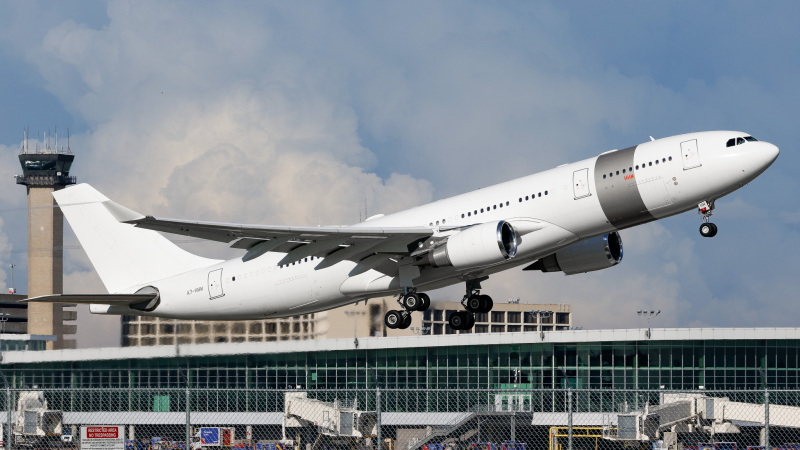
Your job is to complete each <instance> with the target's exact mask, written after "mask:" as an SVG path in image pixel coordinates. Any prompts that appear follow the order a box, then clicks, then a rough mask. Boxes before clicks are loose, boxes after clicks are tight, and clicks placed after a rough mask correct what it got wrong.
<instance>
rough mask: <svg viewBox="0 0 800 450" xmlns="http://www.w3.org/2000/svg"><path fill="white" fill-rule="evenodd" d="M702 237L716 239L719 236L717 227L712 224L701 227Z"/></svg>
mask: <svg viewBox="0 0 800 450" xmlns="http://www.w3.org/2000/svg"><path fill="white" fill-rule="evenodd" d="M700 235H701V236H703V237H714V236H716V235H717V226H716V225H714V224H713V223H711V222H708V223H704V224H702V225H700Z"/></svg>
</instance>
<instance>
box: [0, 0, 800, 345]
mask: <svg viewBox="0 0 800 450" xmlns="http://www.w3.org/2000/svg"><path fill="white" fill-rule="evenodd" d="M0 12H1V13H0V83H2V89H0V155H2V157H3V158H4V160H5V161H6V164H4V165H3V167H2V168H0V172H1V173H0V179H1V180H6V181H5V183H6V187H5V188H2V189H0V220H1V221H2V222H1V223H0V262H2V266H0V285H4V284H5V285H7V284H8V283H9V282H10V281H9V278H10V274H9V273H8V272H9V271H8V269H7V268H8V265H9V264H10V263H11V262H13V263H15V264H17V265H18V267H17V270H16V271H15V278H16V279H17V280H25V279H26V278H27V272H26V259H27V252H26V248H27V238H26V228H25V227H26V217H25V195H24V189H23V188H22V187H20V186H16V185H15V184H14V183H13V179H12V178H11V175H13V174H14V173H17V172H19V168H18V163H17V159H16V153H17V152H18V151H19V146H20V142H21V139H22V130H23V128H25V127H30V129H31V132H32V133H34V135H35V133H36V132H37V131H41V132H45V131H47V130H48V129H50V130H52V129H54V128H55V127H58V129H59V130H60V134H61V136H62V137H63V135H64V134H63V133H65V130H66V129H67V128H69V130H70V134H71V139H70V141H71V146H72V150H73V151H74V152H75V153H76V155H77V156H76V162H75V165H74V169H73V174H74V175H77V176H78V178H79V180H80V181H82V182H89V183H92V184H93V185H95V186H96V187H97V188H98V189H100V190H101V191H103V192H104V193H106V194H107V195H109V196H110V197H111V198H113V199H115V200H117V201H119V202H121V203H123V204H126V205H127V206H130V207H132V208H134V209H137V210H140V211H143V212H148V213H153V214H158V215H165V216H173V217H183V218H197V219H204V220H225V221H236V222H248V223H264V224H300V225H308V224H343V223H352V222H355V221H357V220H358V214H359V211H360V210H363V203H364V201H365V199H366V201H367V205H368V208H369V211H370V214H372V213H378V212H392V211H396V210H399V209H403V208H406V207H409V206H412V205H416V204H419V203H424V202H427V201H430V200H433V199H437V198H442V197H446V196H449V195H453V194H457V193H460V192H464V191H467V190H471V189H475V188H478V187H481V186H486V185H489V184H493V183H496V182H500V181H504V180H506V179H510V178H514V177H518V176H522V175H526V174H529V173H534V172H537V171H540V170H545V169H548V168H551V167H553V166H556V165H558V164H562V163H566V162H571V161H575V160H579V159H583V158H587V157H591V156H594V155H596V154H598V153H600V152H603V151H606V150H609V149H612V148H624V147H628V146H631V145H635V144H637V143H640V142H644V141H646V140H648V139H649V138H648V136H650V135H652V136H654V137H661V136H668V135H673V134H679V133H684V132H690V131H700V130H709V129H732V130H742V131H746V132H748V133H751V134H753V135H755V136H756V137H758V138H760V139H763V140H767V141H770V142H773V143H774V144H776V145H778V146H779V147H780V148H781V156H780V158H779V159H778V161H777V162H776V163H775V164H774V166H773V167H771V168H770V169H769V170H768V171H767V172H766V173H765V174H764V175H762V176H761V177H760V178H759V179H757V180H755V181H754V182H753V183H751V185H749V186H747V187H745V188H744V189H741V190H740V191H737V192H735V193H733V194H732V195H730V196H728V197H726V198H724V199H721V200H720V201H718V202H717V206H718V215H717V216H715V222H716V223H717V224H718V225H719V227H720V232H719V235H718V236H717V237H716V238H714V239H702V238H701V237H700V236H699V234H698V232H697V228H698V226H699V217H698V216H697V215H696V214H693V213H686V214H683V215H681V216H677V217H673V218H670V219H667V220H664V221H660V222H658V223H653V224H648V225H645V226H642V227H638V228H636V229H632V230H625V231H623V233H622V236H623V240H624V244H625V259H624V261H623V263H622V264H621V265H620V266H618V267H616V268H614V269H610V270H606V271H601V272H597V273H593V274H588V275H580V276H572V277H564V276H561V275H556V274H533V273H529V272H525V273H523V272H521V271H518V270H514V271H510V272H507V273H504V274H502V275H500V276H496V277H493V278H492V279H491V280H490V281H489V282H487V283H486V284H485V288H486V290H487V291H488V292H489V293H490V294H492V295H493V296H494V297H495V299H504V298H509V297H520V298H521V299H522V301H523V302H528V303H533V302H553V303H570V304H572V305H573V308H574V311H575V319H576V324H577V325H580V326H583V327H584V328H605V327H629V326H640V325H643V323H639V321H638V319H637V317H636V315H635V312H634V311H635V310H637V309H643V308H645V309H660V310H662V311H663V312H662V315H661V316H659V318H658V319H657V322H655V323H654V325H656V326H678V327H681V326H794V325H795V324H796V323H798V321H800V311H798V309H797V308H796V307H795V303H796V295H797V294H796V292H797V288H798V281H797V275H796V272H797V271H796V267H798V266H799V265H798V264H800V257H799V256H798V255H800V233H798V231H800V229H799V227H798V225H799V224H800V200H798V198H797V196H796V195H795V194H796V193H797V192H798V191H799V190H800V189H799V188H800V186H798V181H797V177H796V176H795V172H796V168H797V167H798V157H797V156H796V152H795V151H794V146H793V143H794V142H795V141H797V134H798V132H797V125H796V122H797V118H798V116H799V114H798V112H799V111H798V105H800V98H799V97H800V94H798V89H797V88H796V80H797V79H798V78H799V77H798V75H799V74H798V72H799V71H800V51H798V50H799V49H798V42H800V32H799V31H798V30H797V27H796V23H795V22H796V18H797V17H800V15H799V14H798V12H800V4H798V3H796V2H789V1H783V2H780V1H776V2H768V3H753V2H735V1H731V2H729V1H725V2H723V1H709V2H688V1H687V2H664V3H653V2H629V1H628V2H615V1H610V2H570V1H567V2H495V3H489V2H402V3H396V2H395V3H388V2H340V3H334V2H261V1H258V2H247V1H234V2H210V1H206V2H194V1H192V2H189V1H186V2H179V1H175V2H148V1H141V2H128V1H111V2H95V1H92V2H68V3H67V2H55V1H42V2H36V1H31V2H13V1H0ZM66 240H67V242H66V244H65V246H66V252H65V253H66V257H65V289H66V290H67V291H68V292H86V291H97V290H101V289H102V286H101V285H100V283H99V280H98V279H97V276H96V275H95V274H94V273H93V271H92V269H91V266H90V265H89V264H88V261H87V260H86V257H85V255H84V254H83V252H82V251H81V250H80V249H79V248H78V247H77V243H76V241H75V239H74V237H72V236H71V233H70V232H67V235H66ZM195 247H197V246H192V245H190V249H193V250H197V251H202V252H205V253H207V254H213V255H224V254H229V252H228V251H227V250H226V249H224V248H218V247H212V248H208V247H205V246H204V247H202V248H195ZM23 286H24V283H17V287H18V289H19V290H20V291H23V292H24V290H25V289H24V287H23ZM461 290H462V289H461V287H458V288H451V289H444V290H440V291H437V292H435V293H434V295H433V297H434V300H437V299H439V300H445V299H448V300H449V299H453V298H458V297H460V295H461ZM104 319H105V321H104ZM116 323H117V321H116V319H111V320H110V321H109V319H108V318H98V317H87V316H86V315H85V314H81V323H80V325H79V329H81V330H92V331H93V332H92V333H88V332H85V331H81V335H80V344H81V345H83V346H85V345H93V344H95V343H99V342H108V341H114V339H115V336H116V334H115V333H118V330H117V325H116ZM109 336H112V337H111V338H109Z"/></svg>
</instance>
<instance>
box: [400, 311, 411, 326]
mask: <svg viewBox="0 0 800 450" xmlns="http://www.w3.org/2000/svg"><path fill="white" fill-rule="evenodd" d="M410 326H411V314H406V316H405V317H404V318H403V323H402V324H401V325H400V329H401V330H405V329H406V328H408V327H410Z"/></svg>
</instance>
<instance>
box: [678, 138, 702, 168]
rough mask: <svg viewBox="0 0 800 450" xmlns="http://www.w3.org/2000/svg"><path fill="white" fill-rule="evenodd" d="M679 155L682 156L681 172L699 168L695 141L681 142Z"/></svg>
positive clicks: (698, 154)
mask: <svg viewBox="0 0 800 450" xmlns="http://www.w3.org/2000/svg"><path fill="white" fill-rule="evenodd" d="M681 155H683V170H689V169H694V168H695V167H700V166H701V164H700V152H699V151H698V149H697V139H692V140H691V141H686V142H681Z"/></svg>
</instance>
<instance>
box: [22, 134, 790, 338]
mask: <svg viewBox="0 0 800 450" xmlns="http://www.w3.org/2000/svg"><path fill="white" fill-rule="evenodd" d="M778 154H779V150H778V147H776V146H775V145H772V144H770V143H767V142H759V141H757V140H756V139H755V138H753V137H752V136H750V135H748V134H747V133H742V132H737V131H710V132H702V133H691V134H684V135H680V136H673V137H668V138H664V139H658V140H654V139H653V138H652V137H651V142H646V143H644V144H639V145H637V146H633V147H628V148H626V149H623V150H612V151H609V152H605V153H603V154H601V155H600V156H597V157H594V158H590V159H586V160H583V161H579V162H576V163H574V164H566V165H563V166H559V167H557V168H555V169H552V170H548V171H546V172H541V173H537V174H535V175H530V176H526V177H523V178H518V179H516V180H512V181H508V182H505V183H501V184H497V185H494V186H490V187H487V188H483V189H479V190H477V191H473V192H469V193H467V194H462V195H459V196H456V197H452V198H447V199H444V200H439V201H436V202H433V203H429V204H427V205H422V206H418V207H415V208H412V209H409V210H406V211H402V212H398V213H395V214H390V215H385V216H384V215H379V216H375V217H371V218H369V219H367V220H366V221H365V222H363V223H359V224H356V225H352V226H342V227H286V226H261V225H242V224H230V223H211V222H195V221H186V220H174V219H163V218H156V217H152V216H145V215H142V214H140V213H138V212H135V211H132V210H130V209H128V208H125V207H124V206H121V205H119V204H117V203H114V202H113V201H111V200H109V199H108V198H107V197H105V196H104V195H102V194H101V193H100V192H98V191H96V190H95V189H94V188H92V187H91V186H89V185H88V184H80V185H76V186H73V187H68V188H66V189H63V190H60V191H57V192H54V193H53V195H54V196H55V198H56V200H57V201H58V204H59V205H60V207H61V210H62V211H63V213H64V215H65V216H66V218H67V220H68V221H69V224H70V225H71V226H72V229H73V230H74V231H75V234H76V235H77V237H78V239H79V240H80V242H81V245H82V246H83V248H84V250H85V251H86V253H87V254H88V256H89V259H90V260H91V262H92V264H93V265H94V267H95V269H96V270H97V273H98V274H99V275H100V278H101V280H102V281H103V284H104V285H105V287H106V289H107V290H108V292H109V293H110V294H108V295H105V294H104V295H51V296H43V297H37V298H33V299H30V300H28V301H32V302H39V301H44V302H66V303H88V304H90V311H91V312H92V313H94V314H129V315H143V316H158V317H165V318H175V319H201V320H239V319H261V318H278V317H287V316H294V315H298V314H307V313H313V312H318V311H323V310H327V309H331V308H336V307H338V306H341V305H345V304H350V303H354V302H357V301H361V300H365V299H369V298H372V297H379V296H386V295H397V297H398V298H397V301H398V304H399V309H398V310H392V311H389V312H387V313H386V316H385V319H384V320H385V323H386V325H387V326H388V327H390V328H406V327H408V326H409V325H410V323H411V312H412V311H422V310H425V309H427V308H428V306H429V305H430V298H429V296H428V295H426V294H425V293H423V291H429V290H432V289H438V288H441V287H444V286H449V285H453V284H456V283H460V282H464V283H465V284H466V294H465V295H464V297H463V299H462V300H461V303H462V305H464V310H463V311H458V312H455V313H453V314H451V316H450V317H449V324H450V326H451V327H452V328H454V329H462V330H463V329H470V328H471V327H472V326H473V325H474V323H475V317H474V314H473V313H475V312H488V311H490V310H491V308H492V304H493V302H492V299H491V297H489V296H487V295H481V294H480V289H481V284H480V283H481V282H482V281H484V280H486V279H487V278H488V277H489V275H491V274H494V273H497V272H500V271H503V270H508V269H510V268H512V267H518V266H522V265H527V267H525V268H524V269H523V270H541V271H543V272H563V273H565V274H568V275H570V274H576V273H582V272H589V271H594V270H600V269H605V268H608V267H612V266H615V265H617V264H618V263H619V262H620V261H621V260H622V240H621V238H620V236H619V234H618V231H619V230H622V229H624V228H629V227H633V226H636V225H640V224H643V223H647V222H650V221H653V220H657V219H662V218H664V217H668V216H672V215H674V214H678V213H682V212H685V211H689V210H691V209H695V208H697V209H698V211H699V213H700V214H701V215H702V224H701V226H700V233H701V234H702V235H703V236H706V237H712V236H714V235H715V234H716V233H717V227H716V226H715V225H714V224H713V223H710V222H709V217H710V216H711V215H712V214H714V201H715V200H716V199H718V198H720V197H722V196H724V195H727V194H730V193H731V192H733V191H735V190H736V189H738V188H740V187H742V186H744V185H745V184H747V183H749V182H750V181H752V180H753V179H755V178H756V177H757V176H758V175H760V174H761V173H762V172H764V170H766V169H767V167H769V166H770V165H771V164H772V163H773V162H774V161H775V159H776V158H777V157H778ZM158 231H161V232H166V233H174V234H180V235H185V236H192V237H195V238H201V239H208V240H212V241H219V242H224V243H230V244H231V247H233V248H237V249H242V250H244V255H243V256H242V257H240V258H236V259H232V260H229V261H220V260H213V259H207V258H203V257H200V256H196V255H193V254H191V253H189V252H187V251H185V250H183V249H181V248H180V247H178V246H177V245H175V244H173V243H172V242H170V241H169V240H167V239H166V238H165V237H164V236H162V235H160V234H159V233H158Z"/></svg>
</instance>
